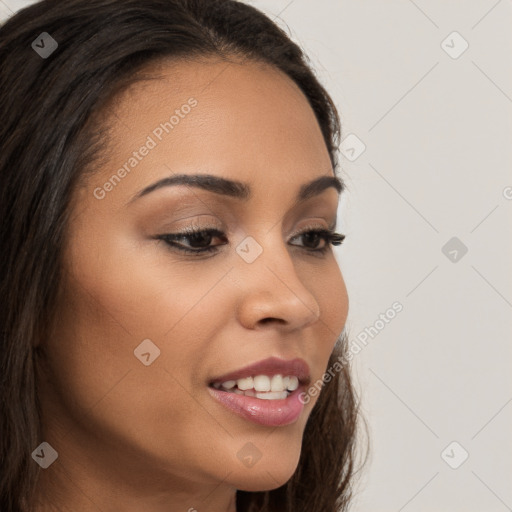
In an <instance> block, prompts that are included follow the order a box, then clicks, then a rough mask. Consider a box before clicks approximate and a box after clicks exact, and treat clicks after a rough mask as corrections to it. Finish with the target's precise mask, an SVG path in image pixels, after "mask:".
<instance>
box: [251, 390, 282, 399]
mask: <svg viewBox="0 0 512 512" xmlns="http://www.w3.org/2000/svg"><path fill="white" fill-rule="evenodd" d="M287 396H288V392H287V391H270V392H269V393H256V398H262V399H263V400H282V399H283V398H286V397H287Z"/></svg>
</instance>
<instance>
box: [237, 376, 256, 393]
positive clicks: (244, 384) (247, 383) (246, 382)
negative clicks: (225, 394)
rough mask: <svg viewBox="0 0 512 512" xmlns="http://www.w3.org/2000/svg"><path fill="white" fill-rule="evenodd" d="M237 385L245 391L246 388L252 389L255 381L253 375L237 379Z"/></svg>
mask: <svg viewBox="0 0 512 512" xmlns="http://www.w3.org/2000/svg"><path fill="white" fill-rule="evenodd" d="M236 385H237V386H238V389H241V390H243V391H245V390H246V389H252V388H253V387H254V382H253V378H252V377H246V378H245V379H238V380H237V381H236Z"/></svg>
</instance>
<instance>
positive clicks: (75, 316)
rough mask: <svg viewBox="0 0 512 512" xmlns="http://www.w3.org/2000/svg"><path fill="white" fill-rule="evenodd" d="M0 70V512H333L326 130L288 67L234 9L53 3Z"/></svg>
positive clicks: (336, 389) (320, 101) (40, 9)
mask: <svg viewBox="0 0 512 512" xmlns="http://www.w3.org/2000/svg"><path fill="white" fill-rule="evenodd" d="M0 61H1V71H0V87H1V93H2V94H1V107H0V113H1V118H2V123H1V126H0V144H1V146H0V186H1V192H0V194H1V197H0V199H1V200H0V218H1V241H0V243H1V251H2V258H1V265H0V268H1V273H2V274H1V295H0V299H1V302H2V314H1V326H2V340H1V349H2V350H1V355H0V364H1V372H0V373H1V376H0V379H1V388H0V389H1V391H0V392H1V400H0V404H1V405H0V407H1V422H2V423H1V425H2V430H1V439H2V441H1V459H2V469H1V475H0V509H1V510H2V512H11V511H31V512H32V511H37V512H40V511H42V512H45V511H50V510H73V511H80V512H82V511H84V512H85V511H89V510H102V511H110V510H123V511H131V510H144V511H145V512H157V511H163V510H165V511H169V510H172V511H174V510H176V511H178V510H183V511H187V510H189V511H193V510H197V511H199V512H203V511H205V512H206V511H211V512H220V511H226V512H234V511H236V512H243V511H256V510H259V511H280V512H282V511H290V512H291V511H294V512H297V511H308V512H311V511H335V510H346V509H347V507H348V503H349V498H350V489H351V482H352V478H353V474H354V459H355V434H356V420H357V407H356V400H355V396H354V391H353V388H352V384H351V380H350V373H349V364H348V360H347V357H346V356H347V350H346V345H347V341H346V338H345V335H344V326H345V322H346V318H347V313H348V297H347V292H346V288H345V285H344V282H343V278H342V275H341V272H340V269H339V267H338V265H337V262H336V260H335V257H334V253H333V252H332V248H331V244H339V243H341V241H342V240H343V235H341V234H338V233H335V232H334V229H335V224H336V211H337V205H338V200H339V193H340V192H341V191H342V189H343V183H342V181H341V180H340V178H338V177H337V176H336V174H335V170H336V168H337V161H336V150H337V144H338V141H339V135H340V133H339V131H340V130H339V126H340V123H339V118H338V114H337V112H336V108H335V106H334V104H333V102H332V100H331V99H330V97H329V96H328V94H327V93H326V91H325V90H324V89H323V88H322V86H321V85H320V84H319V83H318V81H317V80H316V78H315V76H314V74H313V72H312V70H311V69H310V67H309V66H308V64H307V61H306V58H305V56H304V55H303V54H302V52H301V50H300V49H299V47H298V46H297V45H295V44H294V43H293V42H292V41H291V40H290V39H289V38H288V37H287V36H286V34H285V33H284V32H283V31H282V30H280V29H279V28H278V27H277V26H276V25H275V24H274V23H273V22H272V21H271V20H269V19H268V18H267V17H266V16H264V15H263V14H262V13H260V12H259V11H257V10H256V9H254V8H252V7H250V6H248V5H244V4H243V3H240V2H236V1H233V0H214V1H212V0H145V1H144V2H142V1H136V0H123V1H121V0H119V1H112V0H66V1H55V0H54V1H43V2H39V3H36V4H34V5H32V6H30V7H28V8H26V9H24V10H22V11H20V12H19V13H17V14H16V15H14V16H13V17H11V19H9V20H8V22H6V23H5V25H4V26H3V27H2V28H1V30H0ZM318 383H320V385H318Z"/></svg>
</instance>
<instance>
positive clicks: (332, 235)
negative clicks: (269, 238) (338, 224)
mask: <svg viewBox="0 0 512 512" xmlns="http://www.w3.org/2000/svg"><path fill="white" fill-rule="evenodd" d="M300 237H302V238H303V240H304V243H305V247H306V249H308V250H309V251H310V252H319V253H321V254H323V253H325V252H327V250H328V249H329V246H330V244H332V245H340V244H341V243H342V242H343V240H344V239H345V235H342V234H340V233H336V232H335V231H334V230H331V229H324V228H314V229H310V228H308V229H307V230H306V231H302V232H301V233H299V234H298V235H295V236H294V237H293V238H292V240H294V239H296V238H300ZM322 241H323V245H322V246H321V247H320V248H318V244H319V243H320V242H322Z"/></svg>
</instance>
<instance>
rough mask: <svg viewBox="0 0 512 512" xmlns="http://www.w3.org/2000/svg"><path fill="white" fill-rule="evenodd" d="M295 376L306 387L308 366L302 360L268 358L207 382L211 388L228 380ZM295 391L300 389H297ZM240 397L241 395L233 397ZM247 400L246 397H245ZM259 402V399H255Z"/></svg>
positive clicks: (308, 376)
mask: <svg viewBox="0 0 512 512" xmlns="http://www.w3.org/2000/svg"><path fill="white" fill-rule="evenodd" d="M278 374H280V375H283V376H287V375H295V376H296V377H297V378H298V379H299V384H300V385H301V386H307V385H308V384H309V382H310V380H311V378H310V370H309V366H308V364H307V363H306V361H304V359H300V358H296V359H291V360H285V359H280V358H278V357H269V358H268V359H264V360H262V361H258V362H257V363H253V364H250V365H248V366H245V367H243V368H240V369H238V370H235V371H233V372H230V373H226V374H225V375H221V376H219V377H214V378H213V379H211V380H210V381H209V382H208V385H209V386H211V385H212V384H215V383H221V384H222V383H223V382H226V381H228V380H238V379H243V378H245V377H252V376H254V375H269V376H272V375H278ZM297 389H300V387H299V388H297ZM235 396H241V395H235ZM290 397H291V395H289V396H288V398H286V399H283V400H276V402H281V401H285V400H288V399H289V398H290ZM246 398H248V397H246ZM256 400H258V401H259V402H261V401H262V400H260V399H259V398H257V399H256Z"/></svg>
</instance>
